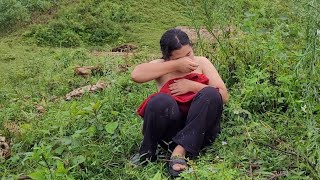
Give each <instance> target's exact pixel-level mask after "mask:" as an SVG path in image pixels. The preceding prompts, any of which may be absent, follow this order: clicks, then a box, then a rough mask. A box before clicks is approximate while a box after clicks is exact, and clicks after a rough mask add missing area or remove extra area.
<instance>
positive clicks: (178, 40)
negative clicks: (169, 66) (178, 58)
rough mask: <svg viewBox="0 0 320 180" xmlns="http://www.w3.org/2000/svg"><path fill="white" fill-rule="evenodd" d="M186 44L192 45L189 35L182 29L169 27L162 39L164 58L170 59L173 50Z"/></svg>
mask: <svg viewBox="0 0 320 180" xmlns="http://www.w3.org/2000/svg"><path fill="white" fill-rule="evenodd" d="M184 45H190V46H191V42H190V39H189V37H188V35H187V34H186V33H185V32H183V31H182V30H180V29H169V30H168V31H166V32H165V33H164V34H163V35H162V37H161V39H160V47H161V52H162V59H164V60H165V61H168V60H169V59H170V56H171V55H172V54H171V53H172V51H174V50H178V49H180V48H181V47H182V46H184Z"/></svg>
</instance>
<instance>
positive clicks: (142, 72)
mask: <svg viewBox="0 0 320 180" xmlns="http://www.w3.org/2000/svg"><path fill="white" fill-rule="evenodd" d="M175 70H176V65H175V63H174V62H172V61H168V62H163V63H143V64H139V65H138V66H136V67H135V68H134V70H133V71H132V73H131V78H132V80H133V81H135V82H137V83H144V82H148V81H151V80H154V79H157V78H159V77H161V76H163V75H165V74H168V73H170V72H173V71H175Z"/></svg>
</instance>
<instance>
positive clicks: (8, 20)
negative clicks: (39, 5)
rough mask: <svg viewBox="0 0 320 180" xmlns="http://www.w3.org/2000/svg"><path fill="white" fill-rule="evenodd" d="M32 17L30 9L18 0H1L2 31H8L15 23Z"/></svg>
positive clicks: (0, 28)
mask: <svg viewBox="0 0 320 180" xmlns="http://www.w3.org/2000/svg"><path fill="white" fill-rule="evenodd" d="M29 19H30V14H29V12H28V9H27V8H26V7H25V6H23V5H22V4H21V3H20V2H19V1H17V0H1V1H0V31H8V30H10V29H11V28H12V27H13V26H14V25H16V24H18V23H22V22H27V21H28V20H29Z"/></svg>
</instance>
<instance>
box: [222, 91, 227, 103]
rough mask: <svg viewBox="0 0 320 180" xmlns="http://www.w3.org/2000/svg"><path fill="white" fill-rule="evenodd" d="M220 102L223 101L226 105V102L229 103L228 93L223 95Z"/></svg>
mask: <svg viewBox="0 0 320 180" xmlns="http://www.w3.org/2000/svg"><path fill="white" fill-rule="evenodd" d="M222 101H223V104H227V103H228V101H229V94H228V92H225V93H224V96H223V97H222Z"/></svg>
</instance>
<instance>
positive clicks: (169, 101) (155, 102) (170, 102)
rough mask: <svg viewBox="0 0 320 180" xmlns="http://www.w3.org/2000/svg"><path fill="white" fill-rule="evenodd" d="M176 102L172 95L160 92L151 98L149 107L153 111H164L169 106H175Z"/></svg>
mask: <svg viewBox="0 0 320 180" xmlns="http://www.w3.org/2000/svg"><path fill="white" fill-rule="evenodd" d="M175 104H176V101H175V100H174V99H173V98H172V97H171V96H170V95H168V94H165V93H159V94H157V95H155V96H153V97H152V98H151V99H150V100H149V102H148V104H147V109H148V110H151V111H162V110H164V109H166V108H168V107H172V106H174V105H175Z"/></svg>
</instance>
